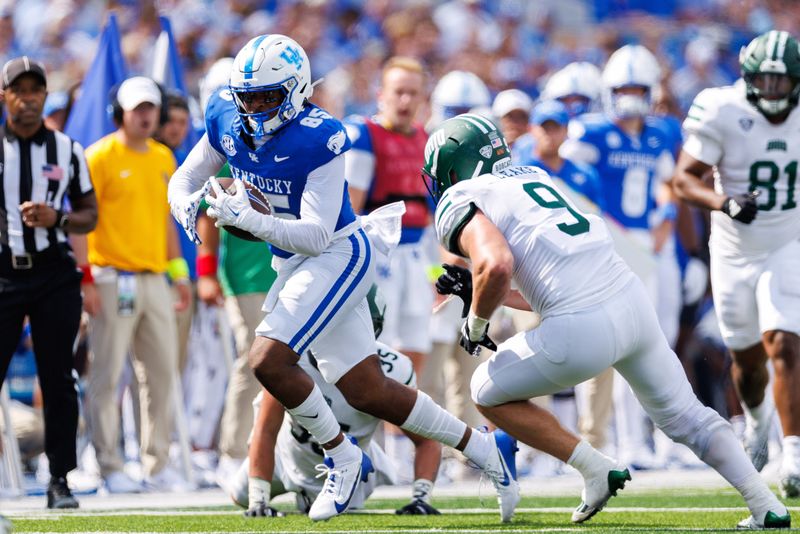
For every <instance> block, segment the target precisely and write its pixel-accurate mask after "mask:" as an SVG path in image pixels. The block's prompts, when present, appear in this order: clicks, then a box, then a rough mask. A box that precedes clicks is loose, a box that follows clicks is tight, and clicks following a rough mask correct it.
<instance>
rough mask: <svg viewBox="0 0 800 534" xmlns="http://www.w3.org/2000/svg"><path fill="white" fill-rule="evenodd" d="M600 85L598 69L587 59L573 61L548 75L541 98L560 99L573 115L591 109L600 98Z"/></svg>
mask: <svg viewBox="0 0 800 534" xmlns="http://www.w3.org/2000/svg"><path fill="white" fill-rule="evenodd" d="M601 87H602V81H601V75H600V69H598V68H597V66H595V65H594V64H592V63H589V62H588V61H575V62H573V63H570V64H569V65H567V66H566V67H564V68H563V69H561V70H559V71H558V72H556V73H555V74H553V75H552V76H550V79H548V80H547V83H546V84H545V86H544V90H543V91H542V100H561V101H562V103H563V104H564V105H565V106H567V110H568V111H569V115H570V117H575V116H578V115H581V114H583V113H586V112H588V111H590V110H591V108H592V106H593V104H594V103H595V102H597V101H598V100H599V99H600V88H601ZM570 97H573V98H570ZM574 97H578V98H574ZM565 100H566V101H565Z"/></svg>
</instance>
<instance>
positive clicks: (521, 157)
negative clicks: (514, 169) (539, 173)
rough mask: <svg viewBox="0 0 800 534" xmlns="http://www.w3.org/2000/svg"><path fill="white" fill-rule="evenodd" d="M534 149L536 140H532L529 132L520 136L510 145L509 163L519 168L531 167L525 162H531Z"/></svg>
mask: <svg viewBox="0 0 800 534" xmlns="http://www.w3.org/2000/svg"><path fill="white" fill-rule="evenodd" d="M535 147H536V139H534V138H533V135H532V134H531V133H530V132H528V133H524V134H522V135H520V136H519V137H517V139H516V140H514V143H513V144H512V145H511V162H512V163H513V164H514V165H519V166H521V167H524V166H526V165H531V164H530V163H525V162H527V161H533V157H534V156H533V149H534V148H535Z"/></svg>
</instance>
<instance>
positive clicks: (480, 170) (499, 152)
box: [422, 113, 511, 204]
mask: <svg viewBox="0 0 800 534" xmlns="http://www.w3.org/2000/svg"><path fill="white" fill-rule="evenodd" d="M509 165H511V151H510V149H509V148H508V143H506V138H505V137H503V134H502V132H501V131H500V129H499V128H498V127H497V126H496V125H495V124H494V123H493V122H492V121H490V120H489V119H487V118H485V117H481V116H480V115H476V114H474V113H464V114H462V115H457V116H455V117H453V118H452V119H448V120H446V121H444V122H443V123H442V124H441V125H439V127H438V128H436V129H435V130H434V131H433V133H431V135H430V137H428V143H427V144H426V145H425V165H424V166H423V167H422V174H423V176H422V179H423V180H425V185H426V186H428V191H429V192H430V194H431V196H432V197H433V200H434V201H435V202H436V203H437V204H438V203H439V200H440V199H441V198H442V195H443V194H444V192H445V191H446V190H447V188H448V187H450V186H452V185H453V184H455V183H456V182H460V181H462V180H469V179H470V178H475V177H476V176H480V175H481V174H486V173H490V172H493V171H499V170H500V169H503V168H505V167H508V166H509Z"/></svg>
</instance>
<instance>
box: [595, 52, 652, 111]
mask: <svg viewBox="0 0 800 534" xmlns="http://www.w3.org/2000/svg"><path fill="white" fill-rule="evenodd" d="M660 78H661V68H660V67H659V66H658V60H656V57H655V56H654V55H653V54H652V52H650V51H649V50H648V49H647V48H645V47H643V46H641V45H625V46H623V47H622V48H620V49H619V50H617V51H616V52H614V53H613V54H611V57H610V58H608V63H606V66H605V68H604V69H603V106H604V108H605V111H606V113H607V114H609V115H610V116H612V117H615V118H620V119H624V118H632V117H644V116H645V115H647V114H648V113H650V105H651V102H652V95H653V90H654V89H655V88H656V86H657V85H658V82H659V81H660ZM623 87H642V88H644V89H645V95H644V96H643V97H640V96H636V95H626V94H615V90H617V89H620V88H623Z"/></svg>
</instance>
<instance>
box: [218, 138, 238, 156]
mask: <svg viewBox="0 0 800 534" xmlns="http://www.w3.org/2000/svg"><path fill="white" fill-rule="evenodd" d="M220 143H221V144H222V150H224V151H225V153H226V154H227V155H229V156H234V155H236V144H235V143H234V142H233V137H231V136H230V135H228V134H225V135H223V136H222V139H221V140H220Z"/></svg>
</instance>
